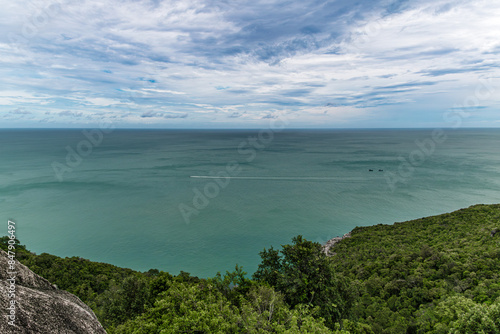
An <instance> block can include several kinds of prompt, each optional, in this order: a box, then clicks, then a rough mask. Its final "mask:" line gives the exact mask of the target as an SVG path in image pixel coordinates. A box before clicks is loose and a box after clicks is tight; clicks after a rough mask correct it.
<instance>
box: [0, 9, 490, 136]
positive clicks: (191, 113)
mask: <svg viewBox="0 0 500 334" xmlns="http://www.w3.org/2000/svg"><path fill="white" fill-rule="evenodd" d="M0 6H1V8H2V10H1V12H0V128H18V127H25V128H91V127H97V126H98V125H100V124H104V123H106V124H109V123H112V124H113V125H114V126H115V127H117V128H264V127H267V126H269V124H270V123H271V122H272V121H276V120H280V119H286V124H287V126H289V127H292V128H294V127H295V128H297V127H299V128H406V127H429V128H436V127H500V113H499V112H498V111H499V106H500V80H499V78H500V70H499V66H500V57H499V54H500V38H499V32H500V20H499V19H498V18H499V17H500V2H498V1H491V0H488V1H482V0H475V1H467V0H456V1H448V0H409V1H406V0H383V1H377V0H358V1H356V0H333V1H332V0H330V1H320V0H310V1H298V0H296V1H282V0H252V1H246V0H219V1H216V0H205V1H197V0H182V1H169V0H168V1H161V0H151V1H148V0H144V1H138V0H135V1H129V0H99V1H94V0H55V1H53V0H48V1H35V0H30V1H25V0H16V1H6V0H0Z"/></svg>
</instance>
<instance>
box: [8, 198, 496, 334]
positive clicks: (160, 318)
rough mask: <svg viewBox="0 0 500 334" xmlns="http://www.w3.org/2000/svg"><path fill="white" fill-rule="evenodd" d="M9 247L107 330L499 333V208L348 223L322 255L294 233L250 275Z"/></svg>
mask: <svg viewBox="0 0 500 334" xmlns="http://www.w3.org/2000/svg"><path fill="white" fill-rule="evenodd" d="M496 231H499V232H498V233H496ZM7 240H8V237H3V238H0V247H2V248H4V249H5V247H6V245H7ZM16 251H17V254H16V257H17V258H18V259H19V260H20V261H21V262H22V263H24V264H25V265H27V266H28V267H29V268H30V269H31V270H33V271H34V272H36V273H37V274H39V275H41V276H43V277H45V278H47V279H48V280H49V281H51V282H52V283H54V284H56V285H58V287H59V288H61V289H65V290H67V291H69V292H71V293H74V294H75V295H77V296H78V297H80V298H81V299H82V300H83V301H84V302H85V303H87V304H88V305H89V306H90V307H92V309H93V310H94V311H95V313H96V314H97V316H98V317H99V319H100V321H101V323H102V324H103V325H104V326H105V328H106V329H107V331H108V333H135V334H138V333H160V332H161V333H345V334H347V333H352V334H354V333H366V334H369V333H391V334H392V333H483V334H489V333H492V334H493V333H494V334H500V279H499V273H500V205H476V206H473V207H470V208H467V209H462V210H459V211H456V212H453V213H448V214H443V215H439V216H433V217H427V218H422V219H417V220H413V221H409V222H404V223H396V224H393V225H376V226H368V227H357V228H355V229H354V230H353V231H352V232H351V237H350V238H345V239H343V240H342V241H340V242H339V243H337V244H336V245H335V246H334V247H333V248H332V249H331V250H330V256H329V257H327V256H326V255H325V254H324V253H323V250H322V246H321V245H320V244H318V243H315V242H311V241H308V240H305V239H304V238H302V237H301V236H297V237H295V238H293V240H292V243H291V244H290V245H283V246H282V247H281V248H279V249H274V248H273V247H270V248H269V249H264V250H263V251H262V252H261V253H260V255H261V258H262V262H261V264H260V265H259V268H258V270H257V272H255V273H254V275H253V276H252V278H249V277H248V275H247V274H246V273H245V272H244V271H243V268H241V267H239V266H237V265H236V267H235V270H234V271H233V272H226V273H225V274H224V275H222V274H218V275H217V276H216V277H213V278H208V279H199V278H197V277H192V276H190V275H189V274H188V273H184V272H181V273H180V274H179V275H177V276H172V275H170V274H169V273H166V272H163V271H159V270H156V269H151V270H149V271H148V272H144V273H140V272H136V271H133V270H130V269H123V268H118V267H115V266H112V265H109V264H103V263H96V262H91V261H88V260H84V259H81V258H76V257H72V258H60V257H56V256H53V255H49V254H45V253H44V254H40V255H35V254H33V253H31V252H29V251H27V250H26V248H25V247H24V246H22V245H17V250H16Z"/></svg>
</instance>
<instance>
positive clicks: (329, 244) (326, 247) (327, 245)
mask: <svg viewBox="0 0 500 334" xmlns="http://www.w3.org/2000/svg"><path fill="white" fill-rule="evenodd" d="M351 232H352V231H351ZM351 232H347V233H346V234H344V235H343V236H341V237H335V238H331V239H330V240H328V241H327V242H326V243H325V244H324V245H322V247H323V252H324V253H325V255H326V256H333V255H335V253H332V254H330V249H332V247H334V246H335V245H336V244H337V243H338V242H340V241H342V240H344V239H346V238H350V237H351Z"/></svg>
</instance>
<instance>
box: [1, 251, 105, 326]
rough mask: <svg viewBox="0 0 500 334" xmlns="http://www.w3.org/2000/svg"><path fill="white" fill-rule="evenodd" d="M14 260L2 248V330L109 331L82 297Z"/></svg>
mask: <svg viewBox="0 0 500 334" xmlns="http://www.w3.org/2000/svg"><path fill="white" fill-rule="evenodd" d="M9 261H10V263H9ZM13 261H14V262H13V263H12V259H9V257H8V254H7V253H6V252H5V251H3V250H1V249H0V314H1V319H0V333H6V334H7V333H16V334H18V333H51V334H52V333H53V334H57V333H61V334H62V333H64V334H73V333H75V334H79V333H81V334H84V333H85V334H88V333H96V334H100V333H103V334H105V333H106V331H105V330H104V328H103V327H102V326H101V324H100V323H99V321H98V320H97V317H96V316H95V314H94V312H92V310H91V309H90V307H88V306H87V305H86V304H84V303H83V302H82V301H81V300H80V299H78V298H77V297H76V296H74V295H72V294H71V293H69V292H66V291H63V290H59V289H58V288H57V287H56V286H55V285H53V284H51V283H50V282H49V281H47V280H46V279H44V278H43V277H40V276H38V275H37V274H35V273H33V272H32V271H31V270H30V269H28V268H27V267H26V266H24V265H23V264H21V263H19V262H18V261H17V260H15V259H14V260H13ZM12 278H14V279H12Z"/></svg>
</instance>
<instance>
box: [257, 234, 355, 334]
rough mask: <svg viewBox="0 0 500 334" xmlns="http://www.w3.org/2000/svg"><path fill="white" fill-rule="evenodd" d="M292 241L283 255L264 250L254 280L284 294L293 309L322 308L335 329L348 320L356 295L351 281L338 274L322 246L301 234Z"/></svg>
mask: <svg viewBox="0 0 500 334" xmlns="http://www.w3.org/2000/svg"><path fill="white" fill-rule="evenodd" d="M292 242H293V244H292V245H283V246H282V247H283V248H282V250H281V252H279V251H277V250H274V249H273V248H272V247H271V248H270V249H269V250H266V249H264V251H262V252H261V253H260V256H261V258H262V263H261V264H260V265H259V267H258V269H257V271H256V272H255V274H254V275H253V277H254V279H255V280H257V281H259V282H265V283H267V284H269V285H270V286H273V287H274V288H275V289H276V290H278V291H280V292H281V293H283V295H284V297H285V301H286V302H287V303H288V304H289V305H290V306H292V307H295V306H297V305H299V304H304V305H310V306H319V307H320V311H319V316H321V317H323V318H324V319H325V323H326V325H327V326H328V327H330V328H334V325H335V323H336V322H341V320H342V319H344V318H347V316H348V313H349V309H350V307H351V305H352V302H353V300H354V296H353V293H352V291H351V289H350V287H349V285H348V284H347V281H346V280H345V279H344V278H343V277H341V276H340V275H338V274H336V273H335V271H334V269H333V266H332V264H331V262H330V259H329V258H328V257H327V256H326V255H325V254H324V253H323V250H322V247H321V245H320V244H319V243H317V242H312V241H307V240H305V239H303V238H302V236H300V235H299V236H297V237H294V238H293V239H292ZM280 253H281V254H280Z"/></svg>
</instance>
